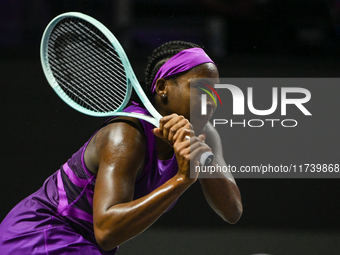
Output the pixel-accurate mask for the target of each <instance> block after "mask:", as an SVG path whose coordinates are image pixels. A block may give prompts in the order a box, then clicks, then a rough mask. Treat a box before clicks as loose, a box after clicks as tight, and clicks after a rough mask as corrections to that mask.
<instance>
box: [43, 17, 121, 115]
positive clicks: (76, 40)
mask: <svg viewBox="0 0 340 255" xmlns="http://www.w3.org/2000/svg"><path fill="white" fill-rule="evenodd" d="M48 60H49V63H50V67H51V70H52V72H53V74H54V77H55V79H56V80H57V82H58V84H59V86H60V87H61V89H62V90H63V91H64V92H65V93H66V95H68V96H69V97H70V98H71V99H72V100H73V101H75V102H76V103H78V104H80V105H82V106H83V107H84V108H86V109H89V110H93V111H98V112H109V111H113V110H115V109H117V108H119V106H120V105H121V103H122V102H123V101H124V99H125V96H126V93H127V92H126V90H127V80H126V74H125V71H124V68H123V64H122V62H121V60H120V58H119V55H118V54H117V52H116V51H115V49H114V47H113V46H112V44H111V43H110V42H109V41H108V40H107V39H106V37H105V36H104V35H103V34H102V33H101V32H100V31H99V30H98V29H97V28H95V27H94V26H93V25H91V24H89V23H87V22H86V21H83V20H80V19H77V18H76V19H70V18H67V19H64V20H62V21H61V22H60V24H58V25H57V26H56V27H55V28H54V30H53V31H52V33H51V35H50V40H49V44H48Z"/></svg>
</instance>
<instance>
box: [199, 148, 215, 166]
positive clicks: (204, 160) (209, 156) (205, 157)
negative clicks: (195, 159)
mask: <svg viewBox="0 0 340 255" xmlns="http://www.w3.org/2000/svg"><path fill="white" fill-rule="evenodd" d="M214 157H215V156H214V154H213V153H212V152H211V151H206V152H203V153H202V154H201V156H200V158H199V162H200V164H201V166H209V165H210V164H211V163H212V162H213V160H214Z"/></svg>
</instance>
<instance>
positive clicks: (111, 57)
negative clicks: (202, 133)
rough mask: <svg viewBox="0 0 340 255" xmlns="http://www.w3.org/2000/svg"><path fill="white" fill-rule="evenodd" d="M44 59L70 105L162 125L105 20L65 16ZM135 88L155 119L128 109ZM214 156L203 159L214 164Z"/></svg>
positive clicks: (44, 44) (53, 25) (48, 39)
mask: <svg viewBox="0 0 340 255" xmlns="http://www.w3.org/2000/svg"><path fill="white" fill-rule="evenodd" d="M40 57H41V63H42V67H43V70H44V73H45V76H46V78H47V80H48V82H49V84H50V85H51V87H52V88H53V89H54V91H55V92H56V93H57V94H58V95H59V97H61V99H63V100H64V101H65V102H66V103H67V104H68V105H70V106H71V107H73V108H74V109H76V110H78V111H80V112H82V113H84V114H88V115H91V116H100V117H104V116H113V115H115V116H128V117H134V118H139V119H143V120H146V121H148V122H150V123H151V124H153V125H154V126H156V127H159V121H160V119H161V118H162V116H161V115H160V114H159V113H158V112H157V110H156V109H155V108H154V107H153V105H152V104H151V102H150V101H149V100H148V98H147V96H146V95H145V93H144V91H143V89H142V87H141V86H140V84H139V82H138V80H137V78H136V76H135V74H134V72H133V70H132V67H131V65H130V62H129V60H128V58H127V56H126V54H125V52H124V50H123V48H122V46H121V45H120V43H119V42H118V40H117V39H116V38H115V37H114V35H113V34H112V33H111V32H110V31H109V30H108V29H107V28H106V27H105V26H104V25H103V24H101V23H100V22H98V21H97V20H95V19H93V18H92V17H89V16H87V15H84V14H82V13H77V12H69V13H64V14H61V15H59V16H57V17H56V18H54V19H53V20H52V21H51V22H50V23H49V24H48V26H47V27H46V29H45V32H44V34H43V37H42V41H41V48H40ZM132 87H133V88H134V89H135V91H136V93H137V95H138V96H139V98H140V100H141V101H142V103H143V105H144V106H145V107H146V109H147V110H148V111H149V113H150V114H151V115H152V117H150V116H147V115H143V114H138V113H127V112H123V111H122V110H123V109H124V107H125V106H126V105H127V103H128V102H129V99H130V96H131V92H132ZM213 158H214V155H213V154H212V153H211V152H205V153H203V154H202V155H201V156H200V160H199V161H200V164H201V165H209V164H210V163H211V162H212V160H213Z"/></svg>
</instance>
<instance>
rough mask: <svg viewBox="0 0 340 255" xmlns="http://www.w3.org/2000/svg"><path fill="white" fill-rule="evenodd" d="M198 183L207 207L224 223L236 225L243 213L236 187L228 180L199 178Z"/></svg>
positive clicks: (222, 178)
mask: <svg viewBox="0 0 340 255" xmlns="http://www.w3.org/2000/svg"><path fill="white" fill-rule="evenodd" d="M200 183H201V186H202V189H203V192H204V196H205V197H206V199H207V201H208V203H209V205H210V206H211V207H212V208H213V209H214V211H215V212H216V213H217V214H218V215H220V216H221V217H222V219H224V220H225V221H227V222H229V223H231V224H234V223H236V222H237V221H238V220H239V219H240V217H241V215H242V212H243V207H242V202H241V195H240V191H239V189H238V187H237V185H236V184H235V183H234V182H233V181H232V180H230V179H228V178H224V177H222V176H221V178H214V179H210V178H201V179H200Z"/></svg>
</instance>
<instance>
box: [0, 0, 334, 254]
mask: <svg viewBox="0 0 340 255" xmlns="http://www.w3.org/2000/svg"><path fill="white" fill-rule="evenodd" d="M67 11H78V12H83V13H85V14H88V15H90V16H93V17H94V18H96V19H98V20H99V21H101V22H102V23H103V24H104V25H106V26H107V27H108V28H109V29H110V30H111V31H112V32H113V33H114V34H115V35H116V37H117V38H118V40H119V41H120V42H121V43H122V45H123V47H124V49H125V50H126V51H127V54H128V57H129V59H130V61H131V64H132V66H133V68H134V70H135V72H136V74H137V77H138V78H139V79H143V72H144V67H145V66H146V62H147V56H148V55H150V53H151V51H152V49H154V48H155V47H157V46H159V45H160V44H162V43H164V42H166V41H169V40H177V39H179V40H188V41H193V42H196V43H198V44H201V45H204V46H205V49H206V51H207V53H208V54H209V55H210V56H211V57H212V58H213V59H214V60H215V62H216V63H217V64H218V68H219V72H220V76H221V77H339V71H340V65H339V62H340V61H339V57H340V1H335V0H332V1H331V0H328V1H326V0H310V1H307V0H305V1H303V0H224V1H223V0H196V1H185V0H181V1H180V0H172V1H170V0H159V1H156V0H140V1H133V0H125V1H124V0H117V1H113V0H112V1H108V0H96V1H95V0H74V1H66V0H10V1H8V0H0V82H1V83H0V84H1V98H0V99H1V109H2V114H1V115H2V116H1V117H2V120H1V154H0V155H1V160H2V163H3V168H2V173H1V180H0V185H1V186H0V199H1V200H0V201H1V209H0V220H2V219H3V218H4V217H5V215H6V214H7V213H8V212H9V210H10V209H11V208H12V207H13V206H14V205H15V204H16V203H18V202H19V201H20V200H21V199H23V198H24V197H25V196H27V195H29V194H30V193H32V192H34V191H35V190H37V189H38V188H39V187H40V186H41V185H42V183H43V181H44V180H45V179H46V178H47V177H48V176H49V175H50V174H52V173H53V172H54V171H56V170H57V169H58V168H59V166H60V165H61V164H63V163H64V162H65V161H66V160H67V159H68V158H69V157H70V156H71V155H72V153H74V152H75V151H76V150H77V149H78V148H79V147H80V146H82V145H83V143H85V142H86V141H87V139H88V138H89V137H90V136H91V135H92V133H93V132H94V131H95V130H96V129H97V128H98V127H99V126H100V125H101V124H102V122H103V121H104V119H101V118H94V117H89V116H84V115H82V114H80V113H78V112H76V111H74V110H73V109H71V108H69V107H68V106H66V105H65V104H64V103H63V102H62V101H61V100H60V99H59V98H58V97H57V96H56V95H55V93H54V92H53V91H52V89H50V87H49V85H48V83H47V82H46V80H45V78H44V75H43V72H42V69H41V65H40V56H39V47H40V39H41V36H42V33H43V31H44V28H45V27H46V25H47V24H48V22H49V21H50V20H51V19H52V18H54V17H55V16H56V15H58V14H61V13H63V12H67ZM325 100H327V98H325ZM330 110H331V109H330ZM337 114H338V113H337V112H334V115H333V117H335V118H336V117H337ZM311 128H312V127H311ZM263 142H264V143H265V141H263ZM292 143H294V141H292ZM247 146H252V145H247ZM254 146H255V145H254ZM334 149H337V148H334V147H330V148H320V150H334ZM226 151H228V149H226ZM246 156H247V155H244V157H246ZM225 157H226V159H227V158H228V154H227V153H226V155H225ZM305 163H310V162H305ZM317 163H340V161H338V162H317ZM237 183H238V185H239V188H240V190H241V194H242V199H243V205H244V214H243V216H242V218H241V219H240V221H239V222H238V223H237V224H236V225H228V224H225V223H224V222H223V221H222V220H220V219H219V217H218V216H216V215H215V214H214V213H213V212H212V210H211V209H210V208H209V207H208V205H207V203H206V202H205V200H204V198H203V194H202V191H201V189H200V186H199V184H198V183H197V184H195V185H193V186H192V187H191V188H190V189H189V190H188V191H187V192H186V193H185V194H184V195H183V196H182V197H181V198H180V199H179V201H178V202H177V206H175V207H174V208H173V209H172V210H171V211H170V212H168V213H166V214H165V215H164V216H162V217H161V218H160V220H159V221H158V222H156V223H155V224H154V226H153V227H152V228H151V229H150V230H147V231H146V232H145V233H144V234H142V235H141V236H139V237H137V238H135V239H134V240H132V241H130V242H128V243H127V244H124V245H122V247H121V252H120V253H119V254H176V253H177V254H206V253H210V254H256V253H260V252H262V253H270V254H339V248H340V231H339V227H340V220H339V209H338V206H337V203H338V199H339V195H340V190H339V180H338V179H239V180H237ZM0 234H1V233H0Z"/></svg>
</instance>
